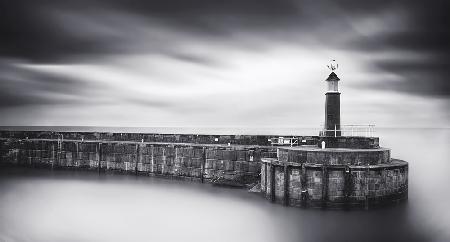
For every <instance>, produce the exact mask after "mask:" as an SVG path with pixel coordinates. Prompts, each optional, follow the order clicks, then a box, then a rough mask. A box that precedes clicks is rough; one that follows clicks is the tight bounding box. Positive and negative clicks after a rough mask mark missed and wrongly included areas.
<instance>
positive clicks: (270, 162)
mask: <svg viewBox="0 0 450 242" xmlns="http://www.w3.org/2000/svg"><path fill="white" fill-rule="evenodd" d="M261 191H262V192H263V193H264V194H265V196H266V198H267V199H269V200H271V201H274V202H277V203H282V204H285V205H289V206H305V207H349V208H350V207H366V208H367V207H369V206H374V205H381V204H387V203H393V202H398V201H402V200H406V199H407V198H408V163H407V162H405V161H401V160H396V159H391V160H390V161H389V162H387V163H381V164H377V165H328V164H311V163H293V162H283V161H279V160H278V159H276V158H263V159H262V165H261Z"/></svg>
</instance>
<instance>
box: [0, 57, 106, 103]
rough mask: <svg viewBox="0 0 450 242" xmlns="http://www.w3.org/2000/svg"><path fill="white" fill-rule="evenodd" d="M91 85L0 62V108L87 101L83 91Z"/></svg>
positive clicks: (95, 86) (91, 85)
mask: <svg viewBox="0 0 450 242" xmlns="http://www.w3.org/2000/svg"><path fill="white" fill-rule="evenodd" d="M95 88H99V87H98V86H97V85H95V84H93V83H88V82H85V81H82V80H78V79H75V78H70V77H67V76H62V75H56V74H48V73H42V72H39V71H34V70H32V69H28V68H23V67H20V66H16V65H15V64H9V63H8V62H7V61H5V60H3V61H0V108H5V107H17V106H27V105H45V104H69V103H72V104H73V103H77V104H83V103H88V102H89V100H87V99H86V97H85V96H84V95H83V93H86V92H88V91H89V90H92V89H95Z"/></svg>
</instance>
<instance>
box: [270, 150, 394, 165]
mask: <svg viewBox="0 0 450 242" xmlns="http://www.w3.org/2000/svg"><path fill="white" fill-rule="evenodd" d="M278 157H279V159H280V161H283V162H294V163H310V164H325V165H343V164H346V165H358V164H359V165H361V164H364V165H376V164H382V163H389V162H390V149H387V148H376V149H348V148H328V149H320V148H318V147H316V146H299V147H281V148H279V150H278Z"/></svg>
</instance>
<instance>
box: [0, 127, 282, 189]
mask: <svg viewBox="0 0 450 242" xmlns="http://www.w3.org/2000/svg"><path fill="white" fill-rule="evenodd" d="M85 137H86V136H85ZM46 138H52V137H46ZM89 138H92V137H89ZM83 139H84V138H83ZM262 157H276V148H274V147H263V146H237V145H233V146H228V145H216V144H193V143H155V142H142V141H141V142H137V141H106V140H101V141H100V140H83V141H81V140H69V139H64V140H57V139H30V138H28V139H18V138H3V139H1V140H0V163H2V164H14V165H24V166H31V167H47V168H53V169H58V168H70V169H88V170H95V171H99V172H105V171H106V172H118V173H132V174H137V175H159V176H164V177H170V178H183V179H193V180H201V181H213V180H215V181H221V182H225V183H226V182H234V183H233V184H231V185H245V184H248V183H253V182H255V181H257V180H259V174H260V170H261V162H260V161H261V158H262Z"/></svg>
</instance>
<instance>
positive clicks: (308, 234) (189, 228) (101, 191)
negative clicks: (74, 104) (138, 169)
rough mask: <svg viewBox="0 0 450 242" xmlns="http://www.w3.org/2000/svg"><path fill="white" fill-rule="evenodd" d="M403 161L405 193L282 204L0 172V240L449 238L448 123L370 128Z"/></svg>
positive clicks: (133, 180)
mask: <svg viewBox="0 0 450 242" xmlns="http://www.w3.org/2000/svg"><path fill="white" fill-rule="evenodd" d="M378 135H379V136H380V139H381V144H382V145H383V146H385V147H390V148H392V155H393V157H396V158H401V159H404V160H407V161H409V164H410V166H409V171H410V174H409V201H408V203H406V204H402V205H399V206H394V207H390V208H380V209H375V210H369V211H331V210H320V209H299V208H288V207H283V206H280V205H276V204H271V203H269V202H268V201H266V200H264V199H263V198H261V197H259V196H257V195H255V194H250V193H247V192H246V191H244V190H237V189H226V188H218V187H212V186H211V185H208V184H199V183H187V182H181V181H171V180H166V179H156V178H150V177H134V176H122V175H115V176H113V175H101V176H99V175H98V174H97V173H95V172H92V173H90V172H68V171H55V172H51V171H48V170H31V169H4V168H3V170H1V171H0V175H1V176H0V241H2V242H3V241H208V242H213V241H225V242H229V241H245V242H251V241H259V242H265V241H293V242H294V241H296V242H297V241H377V242H378V241H449V240H450V212H449V209H450V208H449V206H448V202H449V201H450V199H449V198H450V195H449V192H450V176H449V173H450V164H449V163H448V162H449V159H448V157H449V155H450V154H449V153H450V152H449V150H448V148H449V147H450V130H448V129H423V130H413V129H404V130H396V129H384V130H378Z"/></svg>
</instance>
